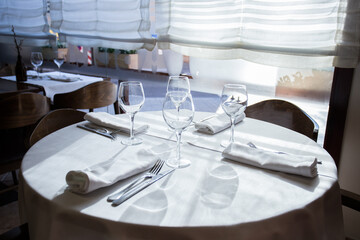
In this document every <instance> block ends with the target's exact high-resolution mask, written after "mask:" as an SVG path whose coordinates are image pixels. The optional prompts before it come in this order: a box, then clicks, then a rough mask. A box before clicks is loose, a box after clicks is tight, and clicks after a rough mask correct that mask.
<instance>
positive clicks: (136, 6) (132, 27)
mask: <svg viewBox="0 0 360 240" xmlns="http://www.w3.org/2000/svg"><path fill="white" fill-rule="evenodd" d="M50 16H51V28H52V29H53V30H54V31H55V32H58V33H59V35H60V39H62V40H64V41H66V42H68V43H71V44H74V45H82V46H91V47H106V48H116V49H125V50H133V49H140V48H147V49H152V48H153V47H154V43H155V42H154V39H152V38H151V34H150V32H149V30H150V19H149V0H50Z"/></svg>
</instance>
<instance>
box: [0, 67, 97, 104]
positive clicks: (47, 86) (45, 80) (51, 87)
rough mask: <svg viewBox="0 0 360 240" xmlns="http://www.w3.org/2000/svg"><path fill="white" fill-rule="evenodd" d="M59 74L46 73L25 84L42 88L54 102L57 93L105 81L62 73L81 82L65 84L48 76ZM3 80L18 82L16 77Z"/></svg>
mask: <svg viewBox="0 0 360 240" xmlns="http://www.w3.org/2000/svg"><path fill="white" fill-rule="evenodd" d="M58 73H59V72H46V73H40V74H39V75H40V77H41V78H40V79H36V78H30V77H29V78H28V80H27V81H26V82H25V83H26V84H32V85H37V86H40V87H42V88H43V89H44V90H45V94H46V96H47V97H49V98H50V99H51V100H53V98H54V95H55V94H56V93H67V92H72V91H75V90H77V89H79V88H81V87H84V86H86V85H88V84H90V83H93V82H97V81H103V80H104V79H103V78H101V77H92V76H85V75H80V74H70V73H63V72H62V73H61V74H64V75H66V76H68V77H76V78H78V79H79V80H77V81H71V82H65V81H58V80H52V79H50V78H49V77H48V76H49V75H50V74H51V75H55V74H58ZM2 78H3V79H6V80H10V81H16V77H15V76H8V77H2Z"/></svg>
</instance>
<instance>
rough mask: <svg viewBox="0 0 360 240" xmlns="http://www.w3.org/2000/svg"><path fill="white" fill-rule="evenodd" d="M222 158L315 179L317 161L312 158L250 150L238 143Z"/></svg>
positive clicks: (226, 151) (227, 150)
mask: <svg viewBox="0 0 360 240" xmlns="http://www.w3.org/2000/svg"><path fill="white" fill-rule="evenodd" d="M222 156H223V157H225V158H228V159H231V160H234V161H237V162H241V163H245V164H249V165H252V166H255V167H260V168H265V169H270V170H275V171H281V172H286V173H291V174H297V175H302V176H305V177H316V176H317V175H318V172H317V159H316V158H315V157H312V156H298V155H292V154H286V153H281V154H279V153H275V152H269V151H264V150H261V149H257V148H251V147H249V146H247V145H243V144H240V143H232V144H230V145H229V146H228V147H227V148H225V150H224V151H223V153H222Z"/></svg>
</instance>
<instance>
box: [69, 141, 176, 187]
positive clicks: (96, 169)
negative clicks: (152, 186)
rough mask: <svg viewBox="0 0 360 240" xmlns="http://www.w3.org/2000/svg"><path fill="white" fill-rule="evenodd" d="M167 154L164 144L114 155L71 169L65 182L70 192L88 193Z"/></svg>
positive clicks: (110, 183)
mask: <svg viewBox="0 0 360 240" xmlns="http://www.w3.org/2000/svg"><path fill="white" fill-rule="evenodd" d="M169 154H170V150H169V146H167V145H166V144H161V145H158V146H154V147H151V148H148V149H141V150H139V151H137V152H134V154H132V155H131V156H128V157H117V158H116V157H115V158H111V159H109V160H107V161H104V162H101V163H98V164H96V165H94V166H91V167H88V168H86V169H84V170H71V171H69V172H68V173H67V174H66V177H65V179H66V183H67V184H68V189H69V190H70V191H72V192H76V193H82V194H86V193H90V192H92V191H94V190H96V189H99V188H102V187H106V186H110V185H112V184H114V183H116V182H118V181H119V180H122V179H126V178H128V177H130V176H133V175H135V174H138V173H140V172H143V171H145V170H147V169H150V168H151V167H152V166H153V165H154V164H155V162H156V161H157V160H158V159H162V158H166V157H168V156H169Z"/></svg>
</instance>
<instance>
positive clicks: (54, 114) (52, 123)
mask: <svg viewBox="0 0 360 240" xmlns="http://www.w3.org/2000/svg"><path fill="white" fill-rule="evenodd" d="M85 114H86V113H85V112H82V111H78V110H76V109H71V108H69V109H56V110H54V111H51V112H49V113H48V114H46V115H45V116H44V117H43V118H42V119H41V120H40V121H39V123H38V124H37V125H36V127H35V129H34V131H33V132H32V133H31V135H30V139H29V146H30V147H31V146H33V145H34V144H35V143H36V142H37V141H39V140H40V139H41V138H43V137H45V136H47V135H49V134H50V133H52V132H55V131H56V130H59V129H61V128H64V127H66V126H69V125H72V124H74V123H78V122H82V121H84V116H85Z"/></svg>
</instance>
